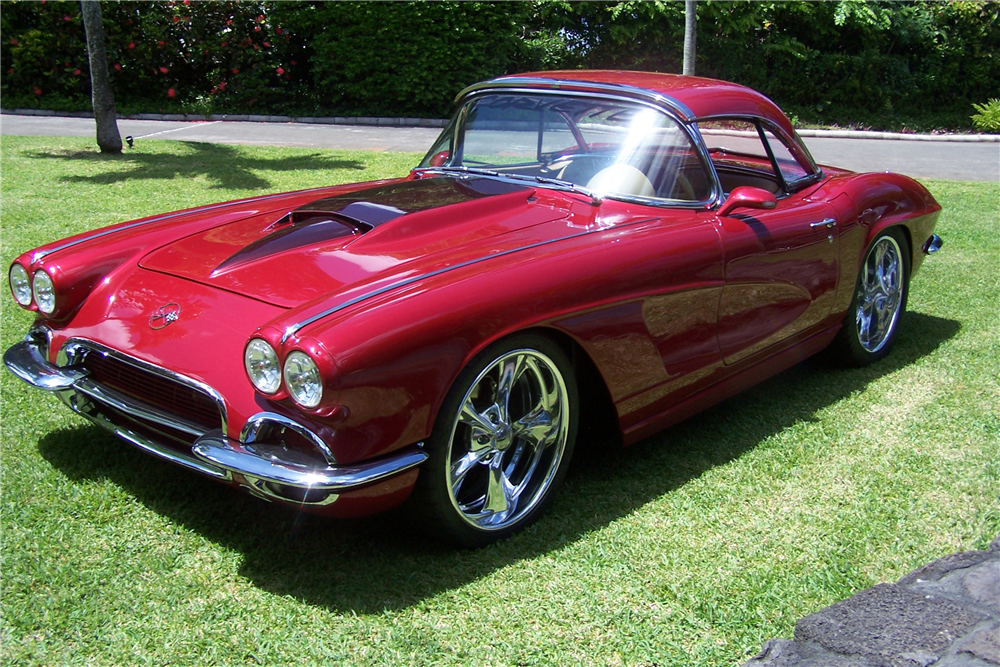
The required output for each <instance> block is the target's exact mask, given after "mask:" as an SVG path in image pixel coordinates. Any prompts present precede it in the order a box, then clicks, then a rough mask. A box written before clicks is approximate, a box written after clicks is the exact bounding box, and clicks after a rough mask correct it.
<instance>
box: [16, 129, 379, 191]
mask: <svg viewBox="0 0 1000 667" xmlns="http://www.w3.org/2000/svg"><path fill="white" fill-rule="evenodd" d="M179 143H181V144H183V145H184V146H185V147H187V149H188V151H190V152H187V153H185V154H183V155H180V154H177V153H143V152H139V151H135V152H131V151H128V150H126V151H125V152H124V153H122V154H121V155H103V154H101V153H98V152H96V151H93V150H81V151H48V150H32V151H26V153H25V154H26V155H28V156H29V157H32V158H38V159H58V160H78V161H83V162H89V163H96V164H108V165H109V166H114V169H110V170H109V171H106V172H104V173H100V174H92V175H86V176H65V177H63V180H64V181H66V182H70V183H93V184H95V185H110V184H114V183H123V182H128V181H135V180H150V179H152V180H169V179H175V178H186V179H187V178H197V177H204V178H207V179H209V180H210V181H212V188H216V189H237V190H239V189H244V190H261V189H267V188H273V187H274V184H273V183H272V182H271V181H269V180H267V179H266V178H264V177H262V176H260V174H259V173H256V172H260V171H289V172H296V171H303V170H319V169H323V170H331V169H351V170H356V171H363V170H365V169H367V168H368V167H367V165H365V164H364V163H362V162H359V161H358V160H344V159H338V158H336V157H334V156H331V155H324V154H323V153H319V152H317V153H313V154H310V155H291V156H287V157H280V158H263V157H261V158H255V157H249V156H248V155H246V154H245V153H244V152H241V150H240V149H239V148H237V147H235V146H227V145H225V144H210V143H203V142H199V141H184V142H179ZM120 165H127V166H128V167H129V168H127V169H123V168H122V167H121V166H120Z"/></svg>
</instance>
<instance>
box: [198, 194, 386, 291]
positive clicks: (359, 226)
mask: <svg viewBox="0 0 1000 667" xmlns="http://www.w3.org/2000/svg"><path fill="white" fill-rule="evenodd" d="M369 229H371V225H368V224H365V223H363V222H361V221H360V220H356V219H353V218H350V217H347V216H344V215H338V214H336V213H333V212H330V211H311V210H308V211H307V210H302V209H297V210H295V211H292V212H290V213H288V214H287V215H285V216H284V217H282V218H281V219H280V220H278V221H277V222H275V223H273V224H271V225H269V226H268V227H267V228H266V229H264V231H265V232H266V233H267V236H264V237H262V238H260V239H258V240H256V241H254V242H253V243H251V244H249V245H247V246H246V247H244V248H241V249H240V250H239V251H237V252H236V253H235V254H233V255H231V256H230V257H228V258H227V259H226V260H225V261H224V262H222V264H219V265H218V266H217V267H215V270H214V271H212V277H213V278H214V277H215V276H217V275H219V274H221V273H225V272H226V271H227V270H228V269H232V268H233V267H236V266H240V265H241V264H246V263H247V262H253V261H254V260H257V259H262V258H264V257H268V256H270V255H274V254H276V253H279V252H284V251H286V250H293V249H295V248H304V247H306V246H312V245H316V244H319V243H326V242H329V241H332V240H334V239H339V238H343V237H345V236H356V235H358V234H361V233H364V232H366V231H368V230H369Z"/></svg>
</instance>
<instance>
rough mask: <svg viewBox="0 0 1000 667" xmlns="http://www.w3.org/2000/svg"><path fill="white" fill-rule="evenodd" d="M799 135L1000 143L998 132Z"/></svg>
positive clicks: (806, 132)
mask: <svg viewBox="0 0 1000 667" xmlns="http://www.w3.org/2000/svg"><path fill="white" fill-rule="evenodd" d="M796 131H797V132H798V133H799V136H800V137H826V138H830V139H894V140H897V141H900V140H901V141H961V142H974V143H1000V134H904V133H902V132H862V131H861V130H796Z"/></svg>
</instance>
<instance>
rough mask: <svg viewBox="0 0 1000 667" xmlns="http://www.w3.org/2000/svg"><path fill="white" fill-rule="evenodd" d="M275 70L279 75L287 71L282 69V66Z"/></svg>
mask: <svg viewBox="0 0 1000 667" xmlns="http://www.w3.org/2000/svg"><path fill="white" fill-rule="evenodd" d="M274 71H275V72H277V73H278V76H281V75H282V74H284V73H285V70H284V69H282V68H280V67H279V68H278V69H276V70H274Z"/></svg>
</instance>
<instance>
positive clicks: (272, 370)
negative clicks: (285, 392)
mask: <svg viewBox="0 0 1000 667" xmlns="http://www.w3.org/2000/svg"><path fill="white" fill-rule="evenodd" d="M243 366H244V367H245V368H246V371H247V375H248V376H249V377H250V382H251V383H253V386H254V387H256V388H257V391H259V392H261V393H263V394H273V393H275V392H277V391H278V388H279V387H280V386H281V362H280V361H278V353H277V352H275V351H274V348H273V347H271V346H270V344H268V342H267V341H266V340H263V339H261V338H254V339H252V340H251V341H250V342H249V343H247V347H246V350H245V351H244V352H243Z"/></svg>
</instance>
